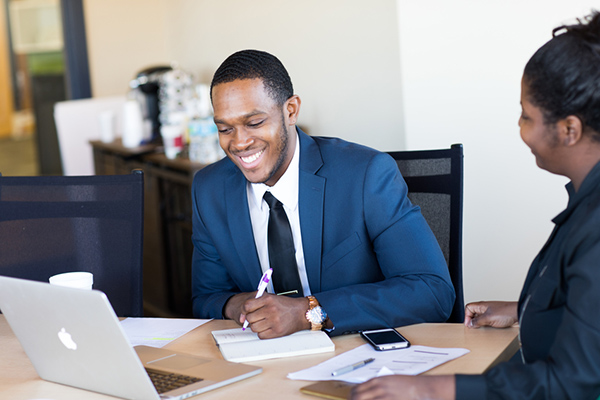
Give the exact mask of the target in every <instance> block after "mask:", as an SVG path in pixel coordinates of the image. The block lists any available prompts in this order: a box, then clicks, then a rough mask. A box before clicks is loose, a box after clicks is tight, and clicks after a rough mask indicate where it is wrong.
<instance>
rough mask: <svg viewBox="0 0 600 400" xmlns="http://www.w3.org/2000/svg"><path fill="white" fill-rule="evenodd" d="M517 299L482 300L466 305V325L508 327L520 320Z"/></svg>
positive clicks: (474, 326) (471, 326) (472, 326)
mask: <svg viewBox="0 0 600 400" xmlns="http://www.w3.org/2000/svg"><path fill="white" fill-rule="evenodd" d="M518 318H519V317H518V316H517V302H516V301H480V302H477V303H469V304H467V306H466V307H465V326H467V327H469V328H479V327H482V326H491V327H493V328H508V327H509V326H513V325H514V324H516V323H517V321H518Z"/></svg>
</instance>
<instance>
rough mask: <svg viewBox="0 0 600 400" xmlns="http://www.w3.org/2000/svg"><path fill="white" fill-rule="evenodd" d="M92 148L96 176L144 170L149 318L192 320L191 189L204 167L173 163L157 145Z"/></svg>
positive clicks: (179, 161)
mask: <svg viewBox="0 0 600 400" xmlns="http://www.w3.org/2000/svg"><path fill="white" fill-rule="evenodd" d="M91 144H92V148H93V153H94V165H95V169H96V174H98V175H110V174H127V173H130V172H131V170H133V169H142V170H143V171H144V313H145V315H147V316H159V317H190V316H192V298H191V265H192V248H193V247H192V240H191V236H192V201H191V187H192V180H193V177H194V174H195V173H196V171H198V170H199V169H201V168H202V167H203V166H204V165H202V164H198V163H193V162H191V161H189V160H188V159H184V158H182V159H175V160H170V159H168V158H167V157H166V156H165V155H164V153H162V152H159V151H157V150H158V149H159V148H158V147H157V146H154V145H146V146H141V147H137V148H133V149H129V148H125V147H123V146H122V145H121V143H120V142H119V141H115V142H113V143H103V142H99V141H93V142H91Z"/></svg>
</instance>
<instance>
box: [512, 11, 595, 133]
mask: <svg viewBox="0 0 600 400" xmlns="http://www.w3.org/2000/svg"><path fill="white" fill-rule="evenodd" d="M552 36H553V37H552V39H551V40H550V41H549V42H547V43H546V44H545V45H543V46H542V47H541V48H540V49H539V50H538V51H537V52H536V53H535V54H534V55H533V56H532V57H531V59H530V60H529V62H528V63H527V65H526V66H525V71H524V73H523V77H524V81H525V84H526V85H527V88H528V92H529V99H528V100H529V101H531V103H532V104H534V105H535V106H537V107H540V108H541V109H542V111H543V114H544V122H545V123H547V124H550V123H556V122H557V121H558V120H560V119H563V118H566V117H568V116H569V115H574V116H577V117H578V118H579V119H580V120H581V122H582V124H583V127H584V132H586V131H587V129H585V128H589V129H591V130H593V131H594V132H592V134H593V138H594V139H595V140H598V141H600V13H599V12H598V11H592V13H591V14H590V15H588V16H587V17H585V18H583V19H579V20H578V23H577V24H574V25H563V26H560V27H558V28H556V29H554V30H553V31H552Z"/></svg>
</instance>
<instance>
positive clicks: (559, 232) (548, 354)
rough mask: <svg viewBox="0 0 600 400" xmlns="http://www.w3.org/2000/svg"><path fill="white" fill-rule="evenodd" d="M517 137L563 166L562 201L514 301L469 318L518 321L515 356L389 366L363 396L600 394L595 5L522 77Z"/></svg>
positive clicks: (475, 307) (469, 310)
mask: <svg viewBox="0 0 600 400" xmlns="http://www.w3.org/2000/svg"><path fill="white" fill-rule="evenodd" d="M521 106H522V109H523V112H522V114H521V117H520V119H519V126H520V128H521V138H522V139H523V141H524V142H525V144H526V145H527V146H529V148H530V149H531V151H532V153H533V154H534V156H535V158H536V163H537V165H538V166H539V167H540V168H542V169H545V170H547V171H549V172H551V173H554V174H559V175H564V176H566V177H568V178H569V179H570V180H571V182H570V183H569V184H568V185H567V187H566V188H567V191H568V194H569V202H568V205H567V208H566V209H565V210H564V211H563V212H562V213H560V214H559V215H558V216H556V217H555V218H554V219H553V222H554V223H555V228H554V231H553V232H552V234H551V236H550V238H549V239H548V241H547V242H546V244H545V245H544V247H543V248H542V250H541V251H540V253H539V254H538V256H537V257H536V258H535V260H534V261H533V264H532V265H531V268H530V270H529V273H528V275H527V278H526V280H525V284H524V286H523V291H522V293H521V296H520V298H519V301H518V302H478V303H471V304H468V305H467V306H466V312H465V314H466V317H465V325H466V326H468V327H471V328H478V327H481V326H492V327H496V328H503V327H507V326H511V325H514V324H515V323H517V322H518V323H519V327H520V339H521V354H520V356H521V357H520V358H521V361H511V362H507V363H503V364H500V365H498V366H496V367H494V368H492V369H491V370H490V371H489V372H487V373H486V374H485V375H456V376H421V377H409V376H387V377H382V378H375V379H373V380H371V381H369V382H366V383H364V384H362V385H358V386H357V387H355V388H354V391H353V392H352V396H351V398H352V399H354V400H365V399H406V398H409V399H478V400H479V399H511V400H514V399H597V398H598V397H599V396H600V13H598V12H594V13H592V14H591V15H590V16H588V17H586V18H585V19H584V20H583V21H580V22H579V23H578V24H576V25H571V26H562V27H559V28H557V29H555V30H554V31H553V38H552V40H550V41H549V42H548V43H546V44H545V45H544V46H542V47H541V48H540V49H539V50H538V51H537V52H536V53H535V54H534V55H533V57H532V58H531V59H530V60H529V62H528V63H527V65H526V67H525V71H524V73H523V80H522V83H521Z"/></svg>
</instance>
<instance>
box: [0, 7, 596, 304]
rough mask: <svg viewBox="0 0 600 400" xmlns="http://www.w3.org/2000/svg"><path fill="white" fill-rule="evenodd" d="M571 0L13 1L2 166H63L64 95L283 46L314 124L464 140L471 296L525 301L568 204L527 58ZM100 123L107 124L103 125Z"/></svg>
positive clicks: (356, 134)
mask: <svg viewBox="0 0 600 400" xmlns="http://www.w3.org/2000/svg"><path fill="white" fill-rule="evenodd" d="M594 6H595V7H598V3H597V2H593V1H583V0H571V1H569V2H564V1H561V0H548V1H544V2H539V1H536V0H506V1H504V2H501V3H498V4H497V3H496V2H482V1H477V0H455V1H452V2H448V1H444V0H431V1H427V2H415V1H411V0H372V1H369V2H366V1H364V0H326V1H323V0H305V1H301V2H298V1H289V0H260V1H252V2H249V1H246V0H125V1H123V0H2V7H1V10H0V172H1V173H2V174H3V175H34V174H62V173H63V171H62V165H61V163H60V154H59V150H58V145H57V143H56V133H55V124H54V120H53V105H54V104H55V103H56V102H58V101H61V100H74V99H85V98H88V97H92V98H99V99H101V98H105V97H110V96H124V95H125V94H126V93H127V92H128V91H129V90H130V86H129V85H130V82H131V80H132V79H133V78H134V77H135V76H136V74H137V73H138V72H139V71H141V70H143V69H144V68H147V67H150V66H153V65H172V64H173V63H177V65H178V66H180V67H181V68H182V69H184V70H186V71H189V72H190V73H191V74H193V76H194V79H195V82H196V83H208V82H210V79H211V77H212V74H213V72H214V70H215V69H216V68H217V67H218V65H219V64H220V63H221V62H222V61H223V60H224V59H225V58H226V57H227V56H228V55H229V54H231V53H232V52H234V51H237V50H241V49H244V48H256V49H261V50H265V51H269V52H271V53H273V54H275V55H276V56H277V57H279V58H280V59H281V61H282V62H283V64H284V65H285V66H286V67H287V69H288V71H289V73H290V75H291V77H292V81H293V83H294V87H295V91H296V93H297V94H298V95H299V96H300V97H301V99H302V110H301V114H300V120H299V123H300V125H301V126H303V127H306V128H307V129H308V131H309V132H310V134H312V135H324V136H338V137H342V138H344V139H347V140H351V141H355V142H358V143H362V144H365V145H368V146H371V147H375V148H377V149H379V150H382V151H393V150H405V149H408V150H417V149H433V148H446V147H449V146H450V145H451V144H453V143H463V145H464V152H465V183H464V187H465V203H464V256H463V259H464V282H465V300H466V301H467V302H468V301H474V300H481V299H489V300H493V299H496V300H515V299H517V297H518V294H519V292H520V288H521V286H522V283H523V280H524V276H525V273H526V271H527V268H528V266H529V264H530V262H531V260H532V259H533V257H534V256H535V254H536V253H537V251H538V250H539V249H540V248H541V246H542V245H543V243H544V242H545V240H546V238H547V237H548V235H549V233H550V231H551V229H552V223H551V222H550V219H551V218H553V217H554V216H555V215H556V214H558V213H559V212H560V211H561V210H562V209H563V208H564V207H565V205H566V199H567V196H566V192H565V191H564V188H563V185H564V184H565V183H566V180H565V179H564V178H563V177H557V176H552V175H550V174H548V173H547V172H545V171H541V170H539V169H538V168H537V166H536V165H535V160H534V158H533V156H532V155H531V153H530V152H529V149H528V148H527V147H526V146H525V145H524V144H523V143H522V142H521V140H520V137H519V132H518V127H517V120H518V117H519V113H520V107H519V93H520V79H521V74H522V71H523V67H524V65H525V63H526V62H527V60H528V59H529V57H530V56H531V55H532V54H533V52H534V51H535V50H536V49H537V48H539V47H540V46H541V45H542V44H544V43H545V42H546V41H547V40H549V39H550V38H551V30H552V28H554V27H555V26H557V25H560V24H563V23H572V22H573V21H574V20H575V18H576V17H582V16H584V15H586V14H588V13H589V12H590V10H591V9H592V7H594ZM89 124H90V126H92V125H93V124H97V121H96V120H90V121H89Z"/></svg>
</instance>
